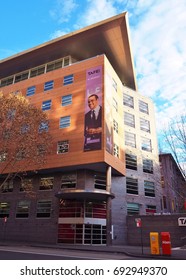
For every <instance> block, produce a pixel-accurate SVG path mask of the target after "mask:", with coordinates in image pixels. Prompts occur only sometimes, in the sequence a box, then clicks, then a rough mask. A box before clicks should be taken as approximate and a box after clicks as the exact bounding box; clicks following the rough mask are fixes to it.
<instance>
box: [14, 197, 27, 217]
mask: <svg viewBox="0 0 186 280" xmlns="http://www.w3.org/2000/svg"><path fill="white" fill-rule="evenodd" d="M29 208H30V201H26V200H22V201H19V202H18V204H17V209H16V218H28V216H29Z"/></svg>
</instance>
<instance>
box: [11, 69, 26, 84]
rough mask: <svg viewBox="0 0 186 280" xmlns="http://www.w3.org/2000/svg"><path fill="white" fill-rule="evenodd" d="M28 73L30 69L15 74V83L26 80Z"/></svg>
mask: <svg viewBox="0 0 186 280" xmlns="http://www.w3.org/2000/svg"><path fill="white" fill-rule="evenodd" d="M28 74H29V71H27V72H23V73H20V74H17V75H16V76H15V80H14V83H18V82H20V81H24V80H26V79H28Z"/></svg>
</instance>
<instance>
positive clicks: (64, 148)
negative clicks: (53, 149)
mask: <svg viewBox="0 0 186 280" xmlns="http://www.w3.org/2000/svg"><path fill="white" fill-rule="evenodd" d="M68 151H69V141H68V140H64V141H58V143H57V154H65V153H68Z"/></svg>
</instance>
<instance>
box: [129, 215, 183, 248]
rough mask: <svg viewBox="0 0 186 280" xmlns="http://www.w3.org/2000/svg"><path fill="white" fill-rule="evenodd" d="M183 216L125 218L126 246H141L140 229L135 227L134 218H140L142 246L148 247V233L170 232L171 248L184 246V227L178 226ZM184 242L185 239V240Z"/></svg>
mask: <svg viewBox="0 0 186 280" xmlns="http://www.w3.org/2000/svg"><path fill="white" fill-rule="evenodd" d="M179 217H185V218H186V213H185V214H175V215H159V216H150V215H149V216H127V218H126V223H127V244H128V245H141V228H138V227H137V226H136V222H135V218H141V221H142V236H143V244H144V245H145V246H150V232H158V233H159V236H160V233H161V232H170V237H171V244H172V247H177V246H182V245H184V240H183V237H186V226H178V218H179ZM185 241H186V239H185Z"/></svg>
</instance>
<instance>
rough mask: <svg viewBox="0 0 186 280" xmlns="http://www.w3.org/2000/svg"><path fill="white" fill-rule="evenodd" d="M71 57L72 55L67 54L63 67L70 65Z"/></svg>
mask: <svg viewBox="0 0 186 280" xmlns="http://www.w3.org/2000/svg"><path fill="white" fill-rule="evenodd" d="M70 58H71V57H70V56H66V57H64V58H63V67H65V66H68V65H70V62H71V59H70Z"/></svg>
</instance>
